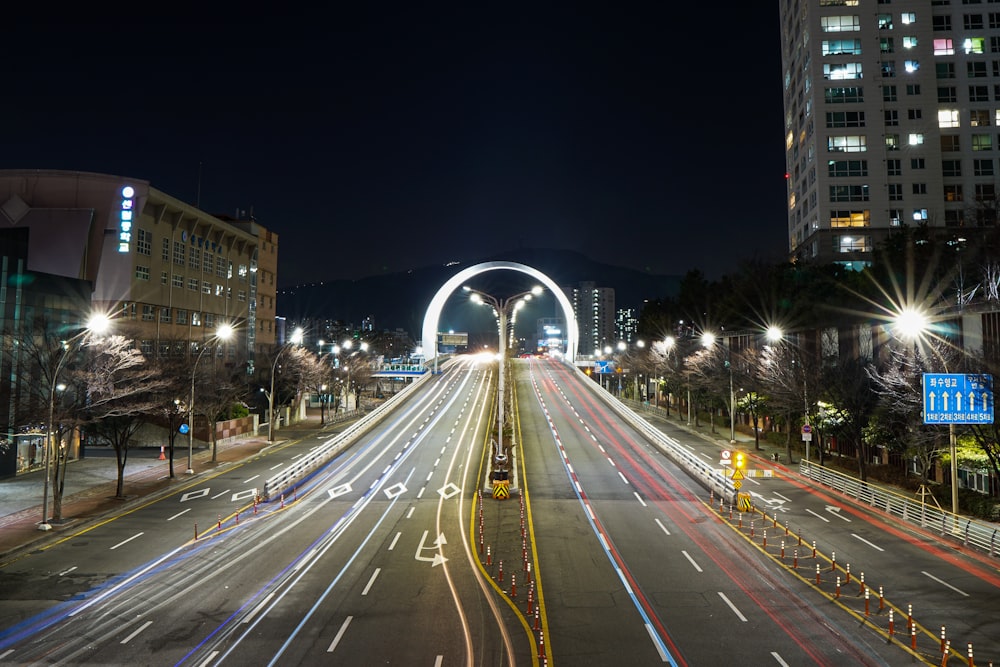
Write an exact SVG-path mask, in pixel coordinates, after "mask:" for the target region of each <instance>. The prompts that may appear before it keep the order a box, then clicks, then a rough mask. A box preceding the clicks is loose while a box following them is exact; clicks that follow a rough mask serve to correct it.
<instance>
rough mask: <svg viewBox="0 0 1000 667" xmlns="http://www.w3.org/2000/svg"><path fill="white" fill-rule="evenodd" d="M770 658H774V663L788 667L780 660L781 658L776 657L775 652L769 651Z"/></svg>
mask: <svg viewBox="0 0 1000 667" xmlns="http://www.w3.org/2000/svg"><path fill="white" fill-rule="evenodd" d="M771 657H772V658H774V661H775V662H776V663H778V664H779V665H781V666H782V667H788V663H787V662H785V661H784V660H782V659H781V656H780V655H778V653H777V651H771Z"/></svg>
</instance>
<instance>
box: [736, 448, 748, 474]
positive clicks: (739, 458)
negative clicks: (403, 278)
mask: <svg viewBox="0 0 1000 667" xmlns="http://www.w3.org/2000/svg"><path fill="white" fill-rule="evenodd" d="M733 465H735V466H736V469H737V470H743V469H744V468H746V465H747V459H746V456H745V455H744V454H743V452H736V454H735V455H734V457H733Z"/></svg>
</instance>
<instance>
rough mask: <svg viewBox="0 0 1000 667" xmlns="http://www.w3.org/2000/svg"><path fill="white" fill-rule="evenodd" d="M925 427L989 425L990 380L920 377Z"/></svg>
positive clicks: (936, 375)
mask: <svg viewBox="0 0 1000 667" xmlns="http://www.w3.org/2000/svg"><path fill="white" fill-rule="evenodd" d="M924 423H925V424H992V423H993V376H992V375H987V374H982V373H924Z"/></svg>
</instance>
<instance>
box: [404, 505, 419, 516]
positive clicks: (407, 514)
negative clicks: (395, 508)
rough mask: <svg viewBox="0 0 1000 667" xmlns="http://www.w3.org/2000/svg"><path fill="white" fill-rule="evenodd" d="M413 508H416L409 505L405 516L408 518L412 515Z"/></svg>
mask: <svg viewBox="0 0 1000 667" xmlns="http://www.w3.org/2000/svg"><path fill="white" fill-rule="evenodd" d="M415 509H417V508H416V507H411V508H410V511H409V512H407V513H406V518H407V519H409V518H410V517H411V516H413V511H414V510H415Z"/></svg>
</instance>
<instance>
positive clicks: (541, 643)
mask: <svg viewBox="0 0 1000 667" xmlns="http://www.w3.org/2000/svg"><path fill="white" fill-rule="evenodd" d="M538 658H539V659H540V660H545V633H544V632H542V631H541V630H539V631H538Z"/></svg>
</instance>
